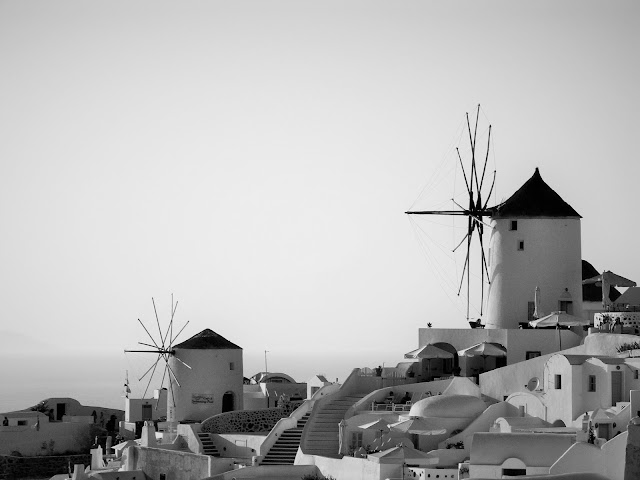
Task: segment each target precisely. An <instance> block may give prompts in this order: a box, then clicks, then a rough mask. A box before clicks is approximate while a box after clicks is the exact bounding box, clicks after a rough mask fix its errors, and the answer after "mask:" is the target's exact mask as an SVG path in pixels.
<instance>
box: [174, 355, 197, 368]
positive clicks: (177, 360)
mask: <svg viewBox="0 0 640 480" xmlns="http://www.w3.org/2000/svg"><path fill="white" fill-rule="evenodd" d="M173 358H175V359H176V360H177V361H179V362H180V363H181V364H183V365H184V366H185V367H187V368H188V369H189V370H193V369H192V368H191V367H190V366H189V365H187V364H186V363H184V362H183V361H182V360H180V359H179V358H178V357H176V356H175V355H174V356H173Z"/></svg>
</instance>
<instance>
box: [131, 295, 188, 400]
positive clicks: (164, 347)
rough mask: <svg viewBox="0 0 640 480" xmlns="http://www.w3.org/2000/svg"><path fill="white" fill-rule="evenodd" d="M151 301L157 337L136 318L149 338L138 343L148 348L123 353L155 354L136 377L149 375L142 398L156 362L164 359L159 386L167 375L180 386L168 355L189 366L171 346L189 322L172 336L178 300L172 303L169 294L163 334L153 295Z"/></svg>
mask: <svg viewBox="0 0 640 480" xmlns="http://www.w3.org/2000/svg"><path fill="white" fill-rule="evenodd" d="M151 302H152V303H153V311H154V313H155V316H156V324H157V326H158V335H159V336H158V338H157V340H156V338H154V336H153V335H151V333H150V332H149V330H148V329H147V327H145V325H144V323H142V320H140V319H138V322H140V325H142V328H144V331H145V332H146V333H147V335H148V336H149V339H150V340H151V343H145V342H138V344H139V345H144V346H146V347H149V348H150V350H125V353H154V354H156V355H157V358H156V361H155V362H154V363H153V365H151V366H150V367H149V368H148V369H147V371H146V372H145V373H144V374H143V375H142V376H141V377H140V378H139V379H138V380H139V381H142V380H143V379H144V378H145V377H146V376H147V375H149V374H150V375H149V381H148V382H147V387H146V388H145V390H144V394H143V395H142V398H144V397H146V395H147V391H148V390H149V387H150V386H151V382H152V380H153V377H154V375H155V373H156V370H157V368H158V364H159V363H161V361H164V369H163V373H162V380H161V382H160V387H162V385H164V380H165V378H166V377H167V376H170V377H173V380H174V381H175V383H176V385H178V387H180V382H179V381H178V378H177V377H176V374H175V372H174V371H173V369H172V368H171V365H169V358H170V357H174V358H175V359H176V360H178V361H179V362H180V363H182V364H183V365H184V366H185V367H187V368H189V369H190V368H191V367H190V366H189V365H187V364H186V363H184V362H183V361H182V360H180V359H179V358H178V357H176V355H175V353H176V352H175V350H174V348H173V346H174V345H175V344H176V340H177V339H178V337H179V336H180V334H181V333H182V331H183V330H184V329H185V327H186V326H187V325H188V324H189V322H188V321H187V323H185V324H184V326H183V327H182V328H181V329H180V331H179V332H178V333H177V334H176V335H175V336H174V335H173V321H174V317H175V314H176V310H177V308H178V302H177V301H176V302H175V304H174V303H173V294H172V295H171V317H170V320H169V325H168V326H167V330H166V332H165V333H164V334H163V333H162V329H161V327H160V320H159V318H158V310H157V309H156V302H155V300H154V299H153V297H152V298H151ZM170 380H171V379H170V378H169V393H170V397H169V399H170V400H171V402H172V405H173V407H174V408H175V406H176V402H175V395H174V393H173V386H172V382H171V381H170ZM127 388H128V379H127ZM156 408H158V405H157V403H156Z"/></svg>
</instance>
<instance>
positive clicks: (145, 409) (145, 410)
mask: <svg viewBox="0 0 640 480" xmlns="http://www.w3.org/2000/svg"><path fill="white" fill-rule="evenodd" d="M151 409H152V407H151V405H142V420H143V421H144V420H152V417H153V412H152V410H151Z"/></svg>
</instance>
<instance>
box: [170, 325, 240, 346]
mask: <svg viewBox="0 0 640 480" xmlns="http://www.w3.org/2000/svg"><path fill="white" fill-rule="evenodd" d="M174 348H188V349H201V350H205V349H212V350H213V349H218V350H230V349H240V350H242V347H239V346H238V345H236V344H235V343H232V342H230V341H229V340H227V339H226V338H224V337H223V336H222V335H218V334H217V333H216V332H214V331H213V330H210V329H208V328H205V329H204V330H203V331H201V332H200V333H198V334H197V335H194V336H193V337H191V338H190V339H189V340H185V341H184V342H182V343H180V344H178V345H175V346H174Z"/></svg>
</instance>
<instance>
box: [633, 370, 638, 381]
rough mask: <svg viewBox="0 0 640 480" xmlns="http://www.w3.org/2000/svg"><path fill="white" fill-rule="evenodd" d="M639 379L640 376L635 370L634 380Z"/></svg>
mask: <svg viewBox="0 0 640 480" xmlns="http://www.w3.org/2000/svg"><path fill="white" fill-rule="evenodd" d="M638 377H639V375H638V370H634V371H633V379H634V380H638Z"/></svg>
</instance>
